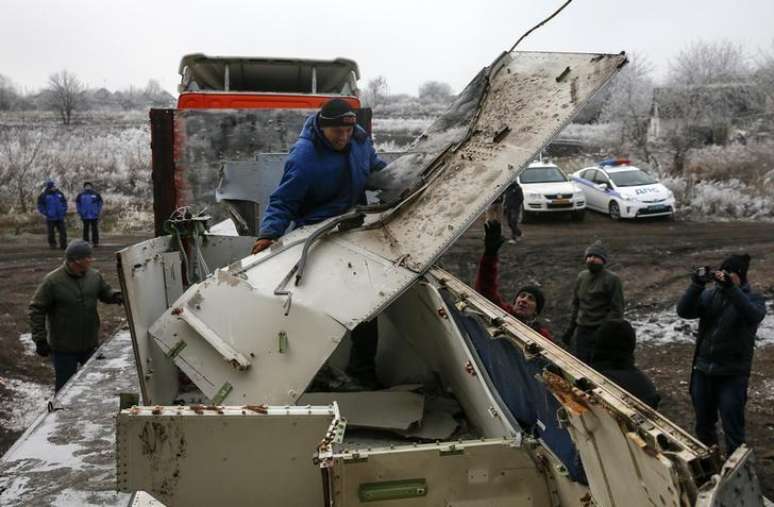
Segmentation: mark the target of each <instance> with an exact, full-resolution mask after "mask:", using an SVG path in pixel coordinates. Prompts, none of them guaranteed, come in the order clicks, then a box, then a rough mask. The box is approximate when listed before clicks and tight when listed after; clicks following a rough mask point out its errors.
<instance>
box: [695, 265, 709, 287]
mask: <svg viewBox="0 0 774 507" xmlns="http://www.w3.org/2000/svg"><path fill="white" fill-rule="evenodd" d="M711 279H712V269H711V268H709V267H707V266H704V267H701V268H695V269H694V270H693V273H691V282H693V283H694V284H696V285H701V286H704V285H707V282H709V281H710V280H711Z"/></svg>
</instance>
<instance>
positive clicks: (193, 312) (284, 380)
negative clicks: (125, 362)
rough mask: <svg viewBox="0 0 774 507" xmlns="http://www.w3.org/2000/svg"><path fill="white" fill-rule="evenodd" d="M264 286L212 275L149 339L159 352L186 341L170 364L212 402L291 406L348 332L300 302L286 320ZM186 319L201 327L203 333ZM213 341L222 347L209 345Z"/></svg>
mask: <svg viewBox="0 0 774 507" xmlns="http://www.w3.org/2000/svg"><path fill="white" fill-rule="evenodd" d="M273 283H274V286H276V284H277V283H279V281H278V280H274V281H273ZM269 287H272V285H271V284H270V285H269V286H268V287H266V289H267V290H266V291H265V292H264V291H260V292H259V291H256V290H255V288H254V287H252V286H251V285H250V284H249V283H247V282H246V281H245V280H243V279H242V278H239V277H235V276H232V275H229V274H228V273H227V272H225V271H223V270H219V271H216V272H215V274H214V276H212V277H210V278H208V279H207V280H206V281H205V282H203V283H201V284H198V285H194V286H192V287H191V288H190V289H189V290H188V291H187V292H186V293H185V294H184V295H183V297H182V298H181V299H179V300H178V301H177V302H176V303H175V305H174V306H173V307H172V308H171V309H170V310H168V311H167V312H166V313H165V314H164V316H163V317H162V318H161V319H159V320H158V321H157V322H156V323H155V324H154V325H153V326H152V327H151V329H150V334H151V336H152V337H153V338H154V341H155V343H157V344H158V346H159V347H160V348H161V350H162V351H164V352H165V353H169V352H170V351H171V350H173V349H174V348H175V347H176V346H177V344H178V343H179V342H181V341H182V342H184V343H185V348H183V349H182V350H180V351H179V353H178V354H176V355H174V357H173V360H174V362H175V364H176V365H177V366H178V367H179V368H180V369H181V370H183V371H184V372H185V373H186V374H187V375H188V376H189V377H190V378H191V380H193V381H194V383H195V384H196V385H197V387H199V389H200V390H201V391H202V393H203V394H204V395H205V396H207V397H208V398H210V399H213V398H215V397H216V396H218V395H219V396H220V398H221V399H220V400H219V401H220V402H221V403H222V402H227V403H228V404H236V403H257V402H263V401H265V402H267V403H294V402H295V401H296V400H297V399H298V397H299V396H300V395H301V393H303V391H304V390H305V389H306V386H307V385H308V384H309V382H310V381H311V379H312V378H313V377H314V374H315V373H316V372H317V371H318V370H319V369H320V367H321V366H322V364H323V363H324V362H325V360H326V359H327V358H328V356H330V354H331V353H332V352H333V350H334V349H335V348H336V347H337V346H338V344H339V342H340V341H341V339H342V337H343V336H344V334H345V332H346V329H345V328H344V326H342V325H341V324H339V323H338V322H336V321H334V320H332V319H330V318H329V317H327V316H326V315H324V314H321V313H320V312H318V311H316V309H315V308H314V307H309V306H307V305H305V304H304V303H303V302H302V301H294V302H293V303H292V307H291V313H290V315H289V316H286V315H285V311H284V309H283V304H284V301H283V300H282V299H280V298H277V297H275V296H273V295H272V294H271V290H270V289H269ZM184 317H188V320H189V321H190V320H191V319H192V318H193V319H195V320H196V322H197V323H200V324H202V325H206V329H207V335H208V336H207V337H206V338H205V337H203V335H202V334H201V333H200V331H202V329H200V328H196V327H192V326H191V325H190V323H189V322H186V319H185V318H184ZM283 334H284V338H285V341H286V346H285V350H284V351H283V350H281V348H282V347H281V341H280V340H281V337H282V335H283ZM213 340H214V341H216V342H217V343H219V344H223V345H224V346H223V347H215V346H213V343H212V342H213ZM226 349H228V350H230V351H233V352H234V353H236V354H239V356H240V357H241V358H243V360H244V361H246V363H245V364H244V366H245V367H242V366H243V365H240V364H239V362H237V364H236V365H235V364H234V363H233V362H232V359H234V357H232V356H231V355H229V354H224V350H226ZM248 364H249V367H247V366H248Z"/></svg>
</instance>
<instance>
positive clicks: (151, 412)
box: [116, 405, 338, 507]
mask: <svg viewBox="0 0 774 507" xmlns="http://www.w3.org/2000/svg"><path fill="white" fill-rule="evenodd" d="M336 419H338V410H337V408H336V407H335V405H334V406H329V407H272V406H260V407H249V406H242V407H240V406H234V407H204V406H191V407H183V406H177V407H175V406H172V407H135V408H132V409H128V410H123V411H122V412H121V413H120V414H119V415H118V417H117V437H116V440H117V441H116V448H117V454H118V456H117V459H118V474H119V475H118V481H117V488H118V490H119V491H136V490H142V491H147V492H148V493H150V494H151V495H153V496H154V497H155V498H156V499H157V500H159V501H161V502H163V503H164V505H166V506H167V507H173V506H176V505H234V506H238V505H255V504H256V502H258V503H260V504H261V505H287V506H298V507H306V506H308V505H315V504H318V503H319V502H320V498H321V497H322V486H321V484H320V472H319V469H318V468H317V466H315V464H314V461H313V458H314V449H316V448H317V446H318V444H319V443H320V439H321V438H323V437H324V436H325V434H326V432H327V430H328V428H329V427H330V425H331V422H332V421H334V420H336ZM214 435H217V438H213V436H214Z"/></svg>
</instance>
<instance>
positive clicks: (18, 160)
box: [0, 128, 45, 213]
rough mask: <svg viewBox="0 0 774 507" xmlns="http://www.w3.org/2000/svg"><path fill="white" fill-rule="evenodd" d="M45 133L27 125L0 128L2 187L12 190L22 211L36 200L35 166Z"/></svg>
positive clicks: (0, 173) (0, 177)
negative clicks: (34, 193)
mask: <svg viewBox="0 0 774 507" xmlns="http://www.w3.org/2000/svg"><path fill="white" fill-rule="evenodd" d="M43 139H45V136H44V135H43V133H42V132H40V131H37V132H34V131H31V130H29V129H25V128H5V129H2V130H0V187H2V188H4V189H5V190H6V191H8V192H9V193H12V194H13V196H14V198H15V201H16V204H17V205H18V207H19V210H21V212H22V213H26V212H27V210H28V207H29V205H30V203H31V201H32V196H33V191H34V188H33V187H34V185H33V182H32V180H33V179H34V174H33V173H34V171H33V168H34V166H35V162H36V160H37V158H38V155H40V152H41V145H42V143H43Z"/></svg>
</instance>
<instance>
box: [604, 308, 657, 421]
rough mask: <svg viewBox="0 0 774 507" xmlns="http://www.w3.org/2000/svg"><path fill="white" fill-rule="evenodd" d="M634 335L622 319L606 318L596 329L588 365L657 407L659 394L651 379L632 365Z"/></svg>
mask: <svg viewBox="0 0 774 507" xmlns="http://www.w3.org/2000/svg"><path fill="white" fill-rule="evenodd" d="M636 343H637V337H636V335H635V333H634V328H632V325H631V324H629V322H627V321H625V320H608V321H605V322H603V323H602V325H600V326H599V328H598V329H597V334H596V340H595V343H594V353H593V354H592V357H591V367H592V368H594V369H595V370H597V371H598V372H599V373H601V374H602V375H604V376H605V377H607V378H609V379H610V380H612V381H613V382H615V383H616V384H618V385H619V386H621V387H622V388H624V389H625V390H627V391H628V392H630V393H631V394H633V395H634V396H636V397H637V398H639V399H640V400H642V401H644V402H645V403H646V404H647V405H648V406H650V407H651V408H654V409H657V408H658V404H659V401H661V397H660V396H659V394H658V392H657V391H656V386H655V385H653V381H651V380H650V378H648V376H647V375H645V373H643V372H642V371H641V370H640V369H639V368H637V366H635V364H634V347H635V345H636Z"/></svg>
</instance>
